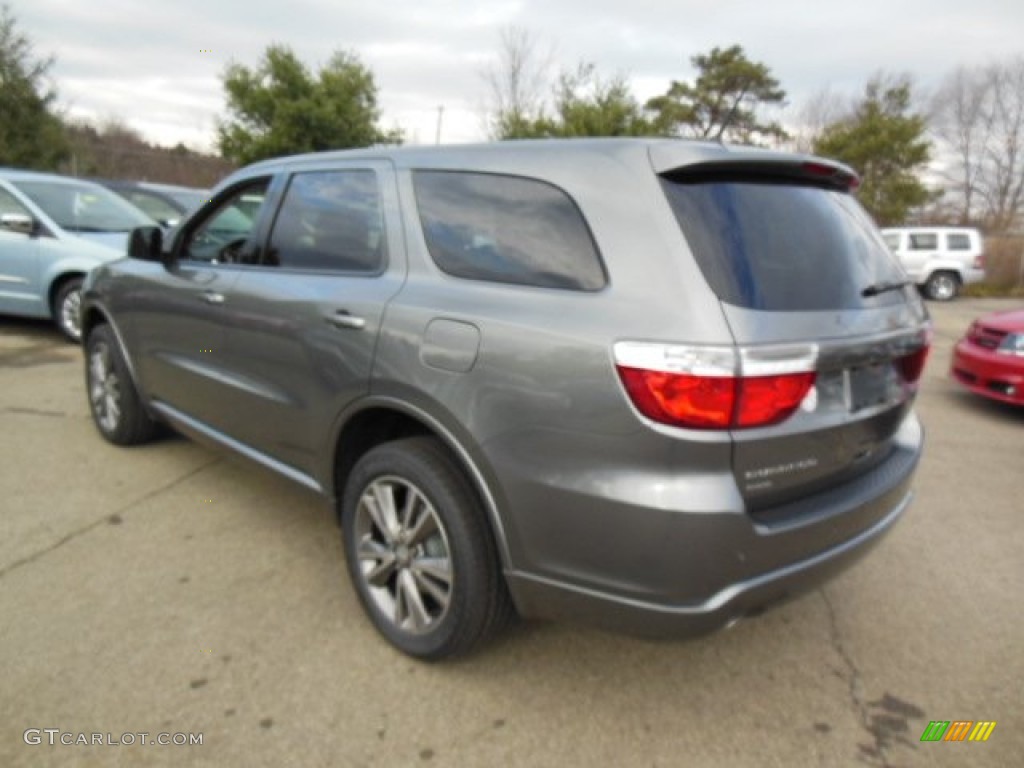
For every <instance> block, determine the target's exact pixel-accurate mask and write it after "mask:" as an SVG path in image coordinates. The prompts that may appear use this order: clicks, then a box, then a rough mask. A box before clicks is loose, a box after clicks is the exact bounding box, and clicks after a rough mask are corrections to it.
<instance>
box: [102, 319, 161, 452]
mask: <svg viewBox="0 0 1024 768" xmlns="http://www.w3.org/2000/svg"><path fill="white" fill-rule="evenodd" d="M85 390H86V392H87V393H88V395H89V409H90V410H91V411H92V420H93V422H94V423H95V424H96V428H97V429H98V430H99V431H100V434H101V435H103V437H105V438H106V439H107V440H109V441H110V442H112V443H114V444H116V445H135V444H137V443H144V442H146V441H148V440H150V439H151V438H152V437H153V436H154V435H155V434H156V431H157V425H156V422H154V421H153V419H152V418H150V416H149V414H148V413H147V412H146V409H145V407H144V406H143V405H142V401H141V400H140V398H139V393H138V392H137V391H136V390H135V385H134V383H133V382H132V379H131V375H130V374H129V373H128V365H127V363H126V362H125V360H124V358H123V357H122V355H121V350H120V347H119V346H118V344H117V339H116V338H115V337H114V333H113V331H112V330H111V329H110V327H109V326H107V325H98V326H96V327H95V328H93V330H92V331H91V332H90V333H89V338H88V339H87V340H86V343H85Z"/></svg>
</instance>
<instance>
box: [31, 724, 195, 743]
mask: <svg viewBox="0 0 1024 768" xmlns="http://www.w3.org/2000/svg"><path fill="white" fill-rule="evenodd" d="M22 739H24V741H25V743H26V744H31V745H36V744H48V745H50V746H51V747H52V746H57V745H58V744H62V745H64V746H66V747H129V746H134V745H140V746H146V747H149V746H153V747H166V746H175V747H186V746H202V743H203V734H201V733H163V732H161V733H149V732H148V731H134V732H127V733H121V734H118V735H116V736H115V735H114V734H112V733H85V732H84V731H82V732H73V731H62V730H61V729H60V728H27V729H26V730H25V733H24V734H22Z"/></svg>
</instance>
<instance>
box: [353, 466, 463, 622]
mask: <svg viewBox="0 0 1024 768" xmlns="http://www.w3.org/2000/svg"><path fill="white" fill-rule="evenodd" d="M355 534H356V538H357V543H356V552H357V559H358V564H359V573H360V574H361V578H362V579H363V582H364V585H365V587H366V591H367V593H368V594H369V596H370V599H371V600H372V602H373V604H374V606H375V607H376V608H377V610H378V611H379V612H380V614H381V615H382V616H383V617H385V618H386V619H388V620H389V621H390V622H391V623H392V624H393V625H394V626H395V628H397V629H399V630H401V631H404V632H408V633H410V634H413V635H422V634H425V633H427V632H430V631H431V630H432V629H434V628H435V627H437V625H438V624H439V623H440V622H441V621H442V620H443V619H444V617H445V615H446V614H447V612H448V609H449V606H450V605H451V600H452V590H453V588H454V581H455V580H454V574H453V572H452V557H451V549H450V547H449V544H448V536H447V533H446V531H445V529H444V526H443V525H442V523H441V519H440V517H439V516H438V514H437V512H436V511H435V509H434V507H433V505H432V504H431V503H430V501H429V500H428V499H427V497H426V496H425V495H424V494H423V492H422V491H421V490H420V489H419V488H417V487H416V486H415V485H413V484H412V483H411V482H409V481H408V480H406V479H403V478H400V477H396V476H387V477H379V478H377V479H375V480H373V481H372V482H371V483H370V484H369V485H368V486H367V487H366V488H365V490H364V491H363V494H362V496H361V497H360V499H359V502H358V505H357V506H356V514H355Z"/></svg>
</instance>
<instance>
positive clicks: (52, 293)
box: [46, 269, 86, 338]
mask: <svg viewBox="0 0 1024 768" xmlns="http://www.w3.org/2000/svg"><path fill="white" fill-rule="evenodd" d="M85 275H86V273H85V272H84V271H80V270H76V269H71V270H68V271H66V272H59V273H58V274H56V275H54V276H53V278H52V279H51V280H50V284H49V286H47V288H46V306H47V308H48V309H49V310H50V315H51V316H52V315H53V314H54V312H55V310H56V307H55V306H54V302H56V301H57V294H58V293H59V292H60V289H61V288H63V287H64V285H65V284H66V283H67V282H68V281H69V280H74V279H76V278H77V279H79V280H85ZM83 331H84V328H83ZM83 338H85V337H84V335H83Z"/></svg>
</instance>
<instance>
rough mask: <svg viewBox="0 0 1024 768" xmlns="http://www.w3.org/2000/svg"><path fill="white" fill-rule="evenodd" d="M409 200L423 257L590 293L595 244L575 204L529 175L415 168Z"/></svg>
mask: <svg viewBox="0 0 1024 768" xmlns="http://www.w3.org/2000/svg"><path fill="white" fill-rule="evenodd" d="M413 183H414V187H415V190H416V204H417V207H418V208H419V214H420V222H421V223H422V226H423V235H424V238H425V239H426V243H427V249H428V250H429V251H430V256H431V258H432V259H433V260H434V262H435V263H436V264H437V266H438V267H440V268H441V269H442V270H443V271H444V272H447V273H448V274H450V275H454V276H456V277H462V278H468V279H470V280H487V281H491V282H497V283H514V284H518V285H531V286H538V287H541V288H565V289H569V290H578V291H596V290H600V289H601V288H603V287H604V286H605V282H606V281H605V273H604V269H603V268H602V266H601V260H600V257H599V256H598V253H597V247H596V246H595V245H594V240H593V238H592V237H591V235H590V230H589V229H588V228H587V225H586V223H585V222H584V220H583V216H582V214H581V213H580V211H579V209H578V208H577V207H576V204H575V203H573V201H572V200H571V199H570V198H569V196H568V195H566V194H565V192H563V191H562V190H560V189H558V188H557V187H554V186H552V185H550V184H548V183H546V182H543V181H538V180H536V179H525V178H520V177H516V176H501V175H494V174H484V173H464V172H453V171H417V172H416V173H415V174H414V175H413Z"/></svg>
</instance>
